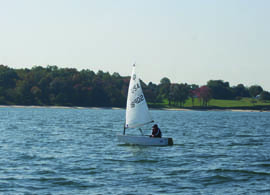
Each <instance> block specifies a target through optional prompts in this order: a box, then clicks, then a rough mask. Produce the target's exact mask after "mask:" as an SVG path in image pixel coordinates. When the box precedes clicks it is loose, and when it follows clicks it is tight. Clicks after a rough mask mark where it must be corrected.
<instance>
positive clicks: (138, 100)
mask: <svg viewBox="0 0 270 195" xmlns="http://www.w3.org/2000/svg"><path fill="white" fill-rule="evenodd" d="M143 100H144V97H143V95H140V96H139V97H137V98H136V99H134V100H133V101H132V102H131V104H130V105H131V108H134V107H135V104H139V103H140V102H142V101H143Z"/></svg>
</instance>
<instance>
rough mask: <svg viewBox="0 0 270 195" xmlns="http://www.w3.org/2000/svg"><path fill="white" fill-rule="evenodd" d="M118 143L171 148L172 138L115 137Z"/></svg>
mask: <svg viewBox="0 0 270 195" xmlns="http://www.w3.org/2000/svg"><path fill="white" fill-rule="evenodd" d="M117 138H118V140H119V141H120V142H122V143H126V144H133V145H141V146H171V145H173V140H172V138H165V137H164V138H152V137H149V136H133V135H117Z"/></svg>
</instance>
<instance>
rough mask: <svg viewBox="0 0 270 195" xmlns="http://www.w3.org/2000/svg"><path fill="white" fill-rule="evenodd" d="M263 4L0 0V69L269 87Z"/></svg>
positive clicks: (245, 0) (238, 0)
mask: <svg viewBox="0 0 270 195" xmlns="http://www.w3.org/2000/svg"><path fill="white" fill-rule="evenodd" d="M269 10H270V1H268V0H258V1H255V0H185V1H184V0H9V1H8V0H0V64H5V65H8V66H10V67H14V68H26V67H27V68H31V67H32V66H34V65H41V66H47V65H48V64H50V65H57V66H59V67H74V68H77V69H79V70H81V69H91V70H94V71H98V70H103V71H105V72H106V71H109V72H110V73H113V72H118V73H120V74H121V75H123V76H126V75H130V73H131V69H132V64H133V63H134V62H136V64H137V71H139V74H140V77H141V79H142V80H143V81H145V82H149V81H153V82H154V83H159V81H160V79H161V78H163V77H168V78H170V79H171V82H177V83H180V82H187V83H189V84H192V83H195V84H199V85H204V84H206V82H207V81H208V80H210V79H222V80H224V81H229V82H230V84H231V86H233V85H236V84H239V83H243V84H244V85H246V86H250V85H253V84H258V85H261V86H262V87H263V88H264V89H265V90H270V76H269V73H270V60H269V53H270V52H269V51H270V22H269V20H270V11H269Z"/></svg>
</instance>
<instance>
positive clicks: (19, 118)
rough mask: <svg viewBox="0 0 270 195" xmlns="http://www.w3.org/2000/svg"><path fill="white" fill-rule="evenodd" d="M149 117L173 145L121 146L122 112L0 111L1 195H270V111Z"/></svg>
mask: <svg viewBox="0 0 270 195" xmlns="http://www.w3.org/2000/svg"><path fill="white" fill-rule="evenodd" d="M151 114H152V116H153V118H154V119H155V120H156V121H158V124H159V125H160V127H161V130H162V132H163V135H164V136H171V137H173V139H174V143H175V145H174V146H171V147H139V146H127V145H122V144H118V142H117V140H116V136H115V135H116V134H118V133H122V129H123V119H124V115H125V111H124V110H110V109H52V108H0V156H1V158H0V194H270V150H269V148H270V120H269V118H270V113H268V112H230V111H208V112H204V111H157V110H153V111H151ZM146 128H148V129H149V130H148V131H146V132H147V133H150V126H148V127H146ZM127 132H128V133H129V132H131V131H127ZM135 133H137V131H136V132H135Z"/></svg>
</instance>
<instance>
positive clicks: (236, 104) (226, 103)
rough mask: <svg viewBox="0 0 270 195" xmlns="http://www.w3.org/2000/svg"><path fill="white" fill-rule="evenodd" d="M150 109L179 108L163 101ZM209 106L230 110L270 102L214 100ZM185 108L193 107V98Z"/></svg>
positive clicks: (268, 104) (266, 104) (265, 104)
mask: <svg viewBox="0 0 270 195" xmlns="http://www.w3.org/2000/svg"><path fill="white" fill-rule="evenodd" d="M252 101H254V102H252ZM149 106H150V107H164V108H179V106H177V105H175V106H174V105H173V103H172V105H171V106H169V102H168V100H167V99H165V100H163V102H162V103H149ZM194 106H200V103H199V101H198V99H197V98H196V99H195V100H194ZM209 106H217V107H221V108H228V107H239V108H241V107H253V106H270V101H260V100H254V99H252V98H242V99H241V100H217V99H212V100H210V102H209ZM184 107H192V100H191V98H190V99H188V100H187V101H186V103H185V105H184Z"/></svg>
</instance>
